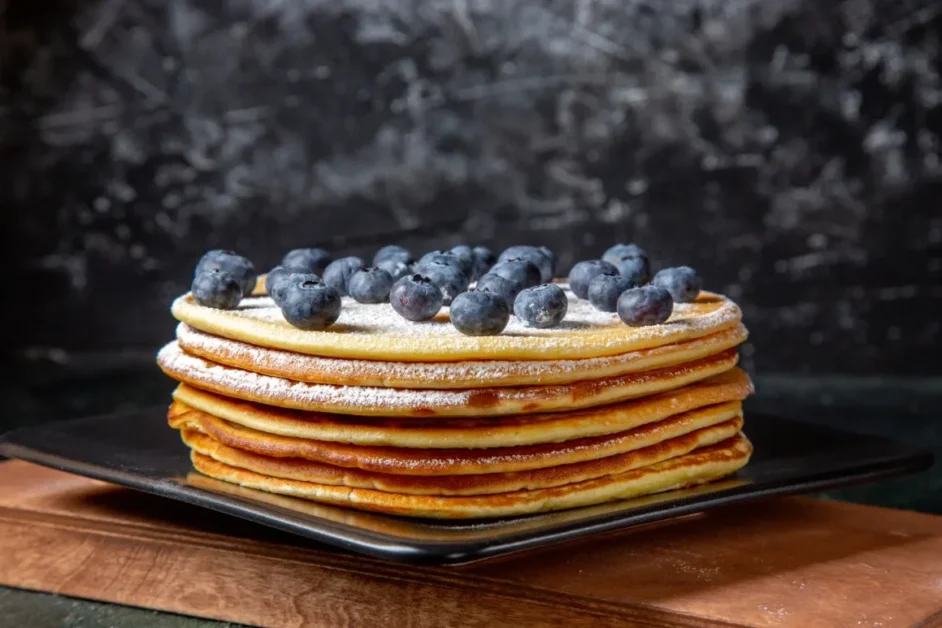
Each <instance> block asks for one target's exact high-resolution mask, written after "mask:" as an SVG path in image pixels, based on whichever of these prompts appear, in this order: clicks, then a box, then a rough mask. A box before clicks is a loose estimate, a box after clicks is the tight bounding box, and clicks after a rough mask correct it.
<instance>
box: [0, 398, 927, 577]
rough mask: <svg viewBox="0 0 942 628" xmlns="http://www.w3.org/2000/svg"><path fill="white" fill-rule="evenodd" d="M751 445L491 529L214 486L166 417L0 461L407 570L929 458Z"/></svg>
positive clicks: (76, 432)
mask: <svg viewBox="0 0 942 628" xmlns="http://www.w3.org/2000/svg"><path fill="white" fill-rule="evenodd" d="M744 431H745V433H746V434H747V435H748V436H749V438H750V440H751V441H752V442H753V444H754V445H755V453H754V455H753V457H752V460H751V461H750V463H749V464H748V465H747V466H746V467H745V468H744V469H742V470H740V471H739V472H738V473H737V474H735V475H734V476H731V477H729V478H727V479H724V480H720V481H718V482H714V483H712V484H707V485H703V486H700V487H696V488H693V489H685V490H678V491H672V492H669V493H662V494H659V495H654V496H650V497H644V498H639V499H633V500H627V501H620V502H612V503H608V504H603V505H600V506H592V507H587V508H580V509H576V510H568V511H561V512H556V513H549V514H542V515H529V516H524V517H513V518H507V519H501V520H496V521H493V520H492V521H475V522H467V521H465V522H441V521H433V520H424V519H410V518H406V517H395V516H390V515H381V514H371V513H364V512H359V511H354V510H350V509H346V508H339V507H335V506H326V505H321V504H316V503H313V502H307V501H304V500H300V499H295V498H292V497H282V496H278V495H272V494H268V493H263V492H261V491H256V490H253V489H244V488H241V487H238V486H235V485H232V484H228V483H225V482H219V481H217V480H213V479H211V478H208V477H206V476H203V475H201V474H199V473H196V472H195V471H193V469H192V467H191V466H190V460H189V450H188V449H187V448H186V447H185V446H184V445H183V444H182V443H181V442H180V439H179V436H178V435H177V432H176V431H175V430H172V429H170V428H169V427H168V426H167V420H166V408H159V409H155V410H153V411H150V412H141V413H133V414H120V415H109V416H103V417H92V418H87V419H79V420H72V421H65V422H60V423H53V424H47V425H42V426H39V427H31V428H26V429H21V430H17V431H15V432H11V433H9V434H6V435H5V436H4V437H3V438H2V439H0V455H5V456H9V457H11V458H20V459H23V460H28V461H30V462H35V463H38V464H41V465H45V466H49V467H53V468H55V469H61V470H63V471H68V472H71V473H76V474H78V475H84V476H87V477H91V478H95V479H99V480H105V481H107V482H112V483H114V484H120V485H123V486H128V487H131V488H135V489H139V490H142V491H146V492H148V493H154V494H156V495H161V496H163V497H170V498H172V499H177V500H180V501H183V502H187V503H190V504H196V505H198V506H203V507H206V508H209V509H212V510H217V511H220V512H224V513H228V514H231V515H236V516H237V517H242V518H245V519H248V520H251V521H254V522H257V523H261V524H264V525H268V526H272V527H274V528H278V529H281V530H286V531H288V532H292V533H295V534H299V535H301V536H304V537H308V538H311V539H315V540H317V541H322V542H324V543H328V544H331V545H335V546H339V547H342V548H345V549H348V550H352V551H355V552H360V553H363V554H367V555H370V556H375V557H379V558H386V559H390V560H397V561H405V562H414V563H419V562H421V563H462V562H468V561H472V560H476V559H480V558H486V557H491V556H496V555H499V554H504V553H508V552H512V551H519V550H523V549H529V548H532V547H537V546H540V545H545V544H548V543H557V542H560V541H565V540H569V539H574V538H579V537H583V536H586V535H589V534H596V533H600V532H605V531H610V530H615V529H619V528H626V527H629V526H636V525H640V524H646V523H652V522H655V521H662V520H666V519H672V518H676V517H680V516H683V515H690V514H694V513H698V512H702V511H704V510H707V509H710V508H713V507H716V506H721V505H724V504H731V503H735V502H742V501H746V500H750V499H756V498H760V497H767V496H771V495H782V494H790V493H800V492H808V491H816V490H820V489H824V488H830V487H835V486H841V485H846V484H852V483H858V482H865V481H870V480H875V479H878V478H885V477H890V476H894V475H899V474H903V473H912V472H916V471H920V470H922V469H925V468H927V467H929V466H930V465H931V464H932V456H931V455H930V454H928V453H925V452H921V451H917V450H914V449H911V448H909V447H905V446H902V445H899V444H895V443H892V442H889V441H886V440H883V439H879V438H873V437H868V436H859V435H854V434H848V433H844V432H839V431H836V430H832V429H828V428H823V427H816V426H812V425H810V424H805V423H798V422H794V421H785V420H782V419H778V418H773V417H767V416H757V415H755V414H750V415H749V417H748V419H747V421H746V427H745V429H744Z"/></svg>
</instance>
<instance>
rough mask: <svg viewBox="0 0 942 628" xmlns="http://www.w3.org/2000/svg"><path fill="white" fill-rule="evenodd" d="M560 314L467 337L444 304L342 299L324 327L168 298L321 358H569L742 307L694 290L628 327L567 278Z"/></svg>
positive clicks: (269, 342) (623, 348)
mask: <svg viewBox="0 0 942 628" xmlns="http://www.w3.org/2000/svg"><path fill="white" fill-rule="evenodd" d="M559 285H560V286H561V287H562V288H563V289H564V290H565V291H566V294H567V296H568V297H569V307H568V311H567V313H566V318H565V319H564V320H563V322H562V323H560V325H558V326H557V327H554V328H552V329H534V328H530V327H527V326H525V325H524V324H523V323H522V322H521V321H519V320H517V319H516V318H515V317H511V320H510V323H509V324H508V325H507V327H506V329H505V330H504V331H503V332H502V333H501V334H499V335H496V336H466V335H464V334H462V333H461V332H459V331H458V330H456V329H455V328H454V327H453V326H452V325H451V324H450V323H449V320H448V312H447V309H446V310H443V311H442V312H440V313H439V314H438V316H436V317H435V319H433V320H431V321H425V322H419V323H416V322H412V321H408V320H406V319H404V318H402V317H401V316H399V315H398V314H396V312H395V311H394V310H393V309H392V306H391V305H389V304H388V303H385V304H369V305H367V304H362V303H357V302H356V301H354V300H353V299H351V298H350V297H344V298H343V310H342V311H341V313H340V318H339V319H338V320H337V322H336V323H335V324H334V325H332V326H331V327H330V328H329V329H327V330H324V331H306V330H301V329H298V328H296V327H293V326H292V325H290V324H289V323H288V322H287V321H286V320H285V319H284V316H282V314H281V310H279V309H278V307H276V306H275V304H274V302H273V301H272V300H271V299H270V298H268V297H249V298H246V299H243V300H242V303H241V304H240V305H239V307H238V308H237V309H235V310H218V309H214V308H209V307H204V306H201V305H199V304H198V303H197V302H196V300H195V299H194V298H193V296H192V295H191V294H185V295H183V296H180V297H178V298H177V299H175V300H174V302H173V306H172V308H171V311H172V313H173V316H174V317H175V318H176V319H177V320H179V321H181V322H183V323H186V324H187V325H189V326H190V327H193V328H196V329H199V330H202V331H204V332H206V333H208V334H211V335H214V336H221V337H223V338H230V339H232V340H239V341H241V342H245V343H248V344H251V345H256V346H259V347H268V348H274V349H284V350H286V351H294V352H297V353H306V354H310V355H317V356H323V357H334V358H344V359H352V358H356V359H366V360H391V361H397V362H429V361H431V362H438V361H447V362H453V361H461V360H559V359H566V360H573V359H582V358H597V357H603V356H610V355H619V354H623V353H628V352H630V351H638V350H640V349H649V348H653V347H661V346H665V345H671V344H676V343H678V342H683V341H686V340H691V339H693V338H700V337H703V336H708V335H710V334H715V333H716V332H718V331H720V330H722V329H726V328H729V327H733V326H735V325H737V324H738V323H739V321H740V320H741V319H742V312H741V310H740V309H739V307H738V306H737V305H736V304H735V303H733V302H732V301H731V300H729V299H727V298H726V297H723V296H721V295H718V294H713V293H710V292H701V293H700V296H699V297H698V298H697V300H696V301H695V302H693V303H675V304H674V311H673V313H672V314H671V317H670V318H669V319H668V320H667V321H666V322H665V323H663V324H661V325H652V326H649V327H629V326H627V325H625V324H624V323H622V322H621V320H619V318H618V316H617V315H615V314H613V313H608V312H600V311H598V310H596V309H595V308H594V307H592V305H591V304H589V302H588V301H585V300H582V299H579V298H577V297H576V296H575V295H574V294H572V292H571V291H570V290H569V287H568V285H567V284H559Z"/></svg>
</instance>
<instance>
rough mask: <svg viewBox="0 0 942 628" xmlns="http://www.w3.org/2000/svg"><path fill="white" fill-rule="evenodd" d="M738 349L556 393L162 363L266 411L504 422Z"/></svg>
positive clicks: (661, 387) (170, 359) (663, 384)
mask: <svg viewBox="0 0 942 628" xmlns="http://www.w3.org/2000/svg"><path fill="white" fill-rule="evenodd" d="M738 358H739V356H738V354H737V353H736V350H735V349H728V350H726V351H724V352H722V353H718V354H716V355H712V356H709V357H706V358H702V359H700V360H695V361H693V362H688V363H686V364H678V365H676V366H669V367H666V368H662V369H655V370H652V371H645V372H643V373H627V374H625V375H620V376H618V377H609V378H605V379H599V380H591V381H585V382H574V383H572V384H559V385H556V386H520V387H514V388H500V387H498V388H476V389H464V390H417V389H405V388H375V387H372V388H371V387H368V386H330V385H327V384H308V383H306V382H295V381H291V380H287V379H282V378H280V377H272V376H270V375H259V374H258V373H253V372H251V371H246V370H243V369H237V368H233V367H231V366H223V365H221V364H216V363H215V362H210V361H208V360H205V359H203V358H200V357H196V356H192V355H189V354H187V353H185V352H184V351H183V350H182V349H181V348H180V346H179V345H178V344H177V343H176V342H172V343H170V344H168V345H167V346H165V347H164V348H163V349H161V350H160V352H159V354H158V356H157V362H158V364H159V365H160V367H161V368H162V369H163V370H164V372H165V373H166V374H167V375H169V376H170V377H172V378H174V379H176V380H178V381H180V382H183V383H185V384H189V385H191V386H194V387H196V388H200V389H203V390H208V391H211V392H215V393H219V394H221V395H225V396H228V397H235V398H237V399H243V400H246V401H255V402H258V403H263V404H266V405H271V406H277V407H281V408H291V409H295V410H305V411H313V412H331V413H335V414H351V415H359V416H418V417H429V416H439V417H461V416H505V415H510V414H527V413H534V412H554V411H559V410H569V409H577V408H589V407H593V406H598V405H602V404H609V403H616V402H618V401H624V400H626V399H633V398H638V397H644V396H647V395H651V394H654V393H659V392H662V391H665V390H670V389H673V388H679V387H681V386H684V385H687V384H690V383H692V382H696V381H698V380H702V379H705V378H707V377H710V376H712V375H716V374H718V373H722V372H723V371H728V370H729V369H731V368H733V367H734V366H735V365H736V362H737V361H738Z"/></svg>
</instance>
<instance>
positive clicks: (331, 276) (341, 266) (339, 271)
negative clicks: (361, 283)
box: [324, 256, 366, 296]
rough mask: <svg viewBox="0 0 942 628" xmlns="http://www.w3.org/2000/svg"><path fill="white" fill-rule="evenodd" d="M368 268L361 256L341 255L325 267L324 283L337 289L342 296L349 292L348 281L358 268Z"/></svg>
mask: <svg viewBox="0 0 942 628" xmlns="http://www.w3.org/2000/svg"><path fill="white" fill-rule="evenodd" d="M364 268H366V264H364V263H363V260H361V259H360V258H359V257H353V256H350V257H341V258H340V259H335V260H334V261H332V262H331V263H330V265H328V266H327V268H325V269H324V283H326V284H327V285H328V286H330V287H331V288H333V289H334V290H336V291H337V293H338V294H339V295H340V296H346V295H347V294H349V291H348V290H347V282H349V281H350V277H352V276H353V275H354V274H355V273H356V272H357V271H358V270H363V269H364Z"/></svg>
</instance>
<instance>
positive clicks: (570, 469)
mask: <svg viewBox="0 0 942 628" xmlns="http://www.w3.org/2000/svg"><path fill="white" fill-rule="evenodd" d="M741 427H742V419H741V418H739V417H734V418H732V419H730V420H728V421H723V422H722V423H718V424H716V425H712V426H710V427H704V428H701V429H698V430H694V431H692V432H690V433H688V434H684V435H681V436H676V437H673V438H667V439H664V440H662V441H660V442H657V443H654V444H650V445H648V446H647V447H640V448H638V449H634V450H631V451H628V452H625V453H621V454H616V455H613V456H606V457H603V458H596V459H594V460H587V461H585V462H576V463H572V464H566V465H556V466H550V467H545V468H539V469H534V470H531V471H516V472H508V473H488V474H481V475H434V476H409V475H396V474H388V473H375V472H369V471H361V470H359V469H347V468H344V467H335V466H333V465H327V464H323V463H318V462H311V461H309V460H303V459H300V458H271V457H268V456H262V455H259V454H256V453H251V452H247V451H243V450H240V449H236V448H233V447H229V446H227V445H224V444H222V443H220V442H219V441H217V440H215V439H213V438H212V437H210V436H207V435H206V434H203V433H202V432H199V431H197V430H190V429H187V428H184V429H183V430H181V437H182V439H183V442H184V443H186V445H187V446H189V447H190V448H191V449H192V450H193V451H195V452H197V453H199V454H201V455H203V456H207V457H209V458H212V459H214V460H216V461H217V462H221V463H223V464H226V465H229V466H232V467H238V468H240V469H245V470H248V471H254V472H255V473H259V474H261V475H266V476H270V477H273V478H282V479H288V480H299V481H302V482H313V483H315V484H326V485H333V486H347V487H351V488H364V489H372V490H376V491H382V492H386V493H402V494H408V495H443V496H448V495H487V494H493V493H508V492H512V491H532V490H537V489H543V488H551V487H554V486H563V485H567V484H573V483H577V482H583V481H586V480H592V479H595V478H599V477H603V476H606V475H615V474H619V473H625V472H626V471H631V470H633V469H637V468H639V467H644V466H648V465H652V464H657V463H659V462H664V461H665V460H669V459H671V458H676V457H678V456H682V455H685V454H688V453H690V452H691V451H693V450H695V449H697V448H700V447H707V446H710V445H715V444H716V443H719V442H722V441H724V440H727V439H729V438H732V437H734V436H736V434H738V433H739V429H740V428H741Z"/></svg>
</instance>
